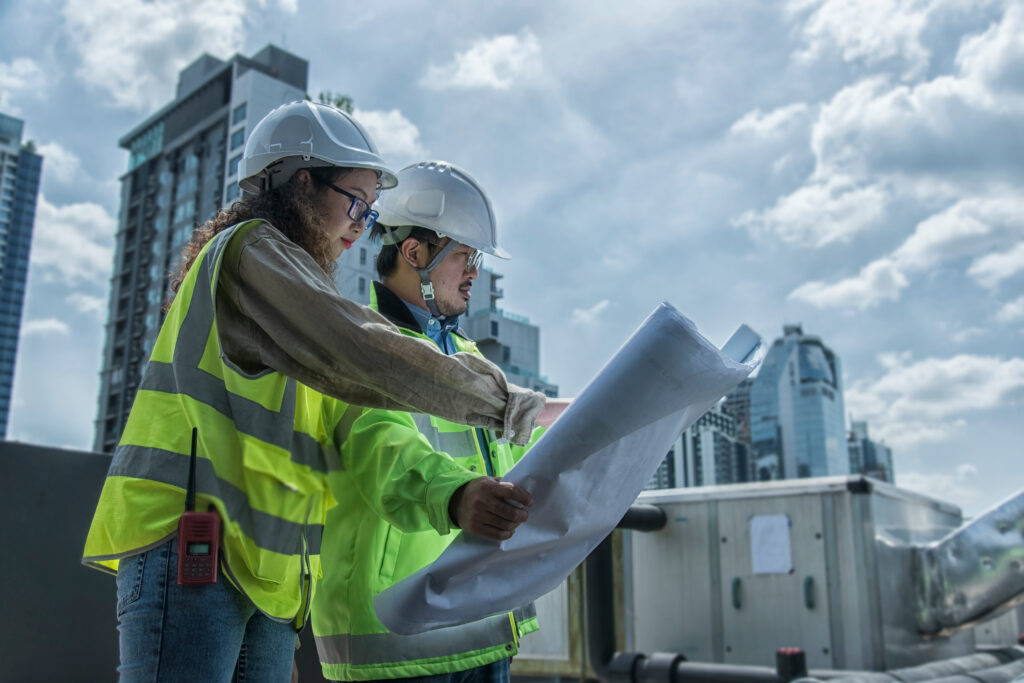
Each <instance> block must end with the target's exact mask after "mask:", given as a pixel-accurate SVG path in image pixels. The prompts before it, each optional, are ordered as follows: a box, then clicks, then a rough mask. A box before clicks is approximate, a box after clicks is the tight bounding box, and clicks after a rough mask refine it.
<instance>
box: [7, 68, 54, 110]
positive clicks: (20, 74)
mask: <svg viewBox="0 0 1024 683" xmlns="http://www.w3.org/2000/svg"><path fill="white" fill-rule="evenodd" d="M47 81H48V79H47V78H46V75H45V73H44V71H43V69H42V68H41V67H40V66H39V64H37V63H36V62H35V61H34V60H32V59H29V58H27V57H18V58H17V59H14V60H13V61H11V62H0V109H2V110H4V112H5V113H7V114H13V115H18V114H19V113H20V110H19V109H18V107H17V105H15V103H14V98H15V96H16V95H20V94H22V93H28V94H31V93H36V94H38V93H42V92H45V91H46V88H47Z"/></svg>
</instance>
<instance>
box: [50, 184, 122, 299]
mask: <svg viewBox="0 0 1024 683" xmlns="http://www.w3.org/2000/svg"><path fill="white" fill-rule="evenodd" d="M116 227H117V222H116V221H115V220H114V218H113V217H112V216H111V215H110V214H108V213H107V212H106V210H105V209H104V208H103V207H102V206H100V205H98V204H91V203H82V204H67V205H65V206H54V205H53V204H51V203H50V202H48V201H47V200H46V197H45V196H43V195H42V194H40V195H39V202H38V205H37V207H36V222H35V229H34V234H33V238H32V252H31V256H30V260H31V263H32V267H33V268H39V269H41V270H42V271H43V273H44V277H46V278H48V279H51V280H52V279H59V280H62V281H64V282H65V283H67V284H70V285H74V284H80V283H95V284H99V285H104V286H105V283H106V281H107V279H108V278H109V277H110V270H111V264H112V262H113V253H114V252H113V241H114V240H113V238H114V232H115V229H116Z"/></svg>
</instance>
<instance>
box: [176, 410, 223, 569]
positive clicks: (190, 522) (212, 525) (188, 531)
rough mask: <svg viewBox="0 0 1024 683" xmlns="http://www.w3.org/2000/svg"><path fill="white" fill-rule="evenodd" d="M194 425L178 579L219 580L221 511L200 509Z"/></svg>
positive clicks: (179, 553)
mask: <svg viewBox="0 0 1024 683" xmlns="http://www.w3.org/2000/svg"><path fill="white" fill-rule="evenodd" d="M197 438H198V431H197V430H196V429H194V428H193V429H192V456H191V458H190V460H189V463H188V489H187V490H186V492H185V512H183V513H182V515H181V518H180V519H179V520H178V583H179V584H181V585H193V586H194V585H202V584H209V583H217V550H218V548H219V547H220V515H219V514H217V512H216V511H212V510H211V511H209V512H196V511H195V509H196V441H197Z"/></svg>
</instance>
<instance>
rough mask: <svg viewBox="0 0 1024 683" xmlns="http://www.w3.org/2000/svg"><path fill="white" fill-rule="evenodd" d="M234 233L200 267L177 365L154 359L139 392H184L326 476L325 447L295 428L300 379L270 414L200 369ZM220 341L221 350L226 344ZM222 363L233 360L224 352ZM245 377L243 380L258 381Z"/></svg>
mask: <svg viewBox="0 0 1024 683" xmlns="http://www.w3.org/2000/svg"><path fill="white" fill-rule="evenodd" d="M233 233H234V229H232V230H225V231H224V232H221V233H219V234H218V235H216V236H215V237H214V238H213V239H212V240H211V243H210V247H209V249H208V250H207V253H206V255H205V256H204V258H203V260H202V263H201V264H200V268H199V271H198V272H197V274H196V281H195V285H194V287H193V289H192V299H191V301H190V302H189V306H188V309H187V310H186V312H185V319H184V320H183V321H182V323H181V328H180V329H179V330H178V336H177V339H176V340H175V343H174V363H173V364H171V363H166V362H161V361H155V360H150V362H149V365H148V366H147V368H146V373H145V375H144V377H143V379H142V382H141V384H140V386H139V388H140V389H144V390H149V391H161V392H164V393H168V394H184V395H186V396H188V397H189V398H191V399H193V400H195V401H198V402H200V403H203V404H205V405H207V406H209V407H210V408H212V409H213V410H216V411H217V412H219V413H220V414H222V415H224V416H225V417H227V418H228V419H230V420H231V421H232V422H234V424H235V428H236V429H237V430H238V431H239V432H241V433H243V434H247V435H249V436H252V437H255V438H257V439H259V440H260V441H263V442H265V443H269V444H272V445H274V446H277V447H279V448H282V449H284V450H287V451H288V452H289V453H291V459H292V461H293V462H295V463H296V464H298V465H303V466H306V467H310V468H312V469H313V470H315V471H318V472H323V471H325V470H326V464H325V462H324V456H325V454H324V452H323V449H321V447H320V444H319V443H318V442H317V440H316V439H314V438H313V437H312V436H310V435H309V434H306V433H304V432H300V431H296V430H295V401H296V391H297V383H296V381H295V380H294V379H291V378H287V379H286V381H285V387H284V394H283V395H282V397H281V407H280V409H278V410H270V409H267V408H265V407H263V406H262V405H260V404H259V403H258V402H256V401H253V400H252V399H250V398H246V397H244V396H239V395H238V394H235V393H233V392H231V391H229V390H228V389H227V387H226V386H225V384H224V381H223V380H222V379H220V378H218V377H216V376H214V375H211V374H210V373H208V372H206V371H205V370H202V369H200V367H199V364H200V361H201V360H202V357H203V352H204V351H205V349H206V340H207V339H208V338H209V336H210V331H211V329H212V328H213V321H214V317H215V313H216V311H215V307H214V298H215V295H214V293H213V282H214V277H215V274H216V273H217V272H219V268H220V262H221V256H222V255H223V253H224V250H225V248H226V246H227V244H228V240H229V238H230V236H231V234H233ZM217 343H218V346H219V344H220V341H219V340H218V342H217ZM221 359H222V360H223V361H227V359H226V358H224V357H223V354H221ZM225 365H227V366H228V367H227V370H226V371H227V372H238V370H237V369H235V368H233V367H232V365H233V364H231V365H229V364H228V363H227V362H225ZM239 374H240V375H241V376H242V377H247V378H252V377H253V376H247V375H244V374H242V373H240V372H239ZM262 374H263V375H265V374H266V373H262Z"/></svg>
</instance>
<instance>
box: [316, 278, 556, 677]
mask: <svg viewBox="0 0 1024 683" xmlns="http://www.w3.org/2000/svg"><path fill="white" fill-rule="evenodd" d="M375 284H376V283H375ZM378 288H379V285H378ZM380 289H381V290H382V291H381V297H382V298H383V297H387V298H388V300H389V303H390V304H394V303H395V301H394V295H393V294H391V293H390V292H388V291H387V290H384V289H383V288H380ZM400 305H402V306H404V304H400ZM370 306H371V307H372V308H377V309H380V307H379V306H378V297H377V293H376V290H375V291H373V292H372V293H371V300H370ZM382 313H384V314H385V315H387V314H388V313H387V311H382ZM392 320H394V321H395V322H397V323H398V324H399V325H400V326H401V325H402V324H404V323H403V322H402V321H400V320H395V319H394V318H392ZM402 331H403V333H405V334H407V335H408V336H410V337H417V338H420V339H427V340H428V341H429V338H428V337H427V336H426V335H423V334H420V333H419V332H415V331H412V330H410V329H407V328H404V327H402ZM430 343H431V344H433V343H434V342H433V341H431V342H430ZM455 344H456V348H457V349H458V350H459V351H465V352H468V353H473V354H477V355H482V354H480V351H479V350H478V349H477V347H476V344H474V343H473V342H471V341H468V340H466V339H463V338H461V337H459V336H456V337H455ZM372 413H376V415H374V414H372ZM361 417H362V420H361V421H355V423H354V425H353V427H352V429H351V432H350V436H349V439H348V441H346V443H345V444H344V446H343V453H347V454H349V457H351V458H359V457H360V456H361V455H362V456H365V457H372V454H373V453H375V452H376V450H377V449H378V448H381V447H388V446H390V447H395V443H396V440H399V439H405V438H406V436H405V435H408V434H412V435H413V438H412V439H410V440H409V442H410V448H411V449H414V452H418V453H423V454H424V455H425V456H427V457H430V453H431V452H432V451H440V452H442V453H447V454H448V455H450V456H451V457H452V458H454V459H455V460H456V461H457V462H458V463H460V464H461V465H462V466H463V467H465V468H466V469H469V470H473V471H477V472H480V473H486V471H487V469H486V464H485V460H484V458H485V457H486V458H489V459H490V462H491V464H492V467H493V470H494V473H495V474H496V475H499V476H500V475H503V474H505V473H507V472H508V470H510V469H511V468H512V466H513V465H514V464H515V462H516V461H517V460H518V459H519V458H520V457H522V455H523V454H524V453H525V450H526V449H525V448H522V447H517V446H511V445H508V444H504V443H497V440H496V439H494V438H493V434H490V433H488V439H487V441H488V450H489V453H487V454H484V453H482V452H481V449H480V441H479V440H478V439H477V438H476V434H475V430H474V429H473V428H472V427H466V426H464V425H460V424H455V423H453V422H448V421H447V420H443V419H440V418H437V417H433V416H430V415H425V414H412V415H410V414H406V413H398V412H394V411H366V413H363V414H362V415H361ZM377 419H380V420H381V422H382V423H384V426H383V427H382V428H380V429H375V428H373V427H372V426H370V425H372V424H373V421H376V420H377ZM368 420H369V422H368ZM392 424H394V425H395V426H396V427H397V429H392V428H391V425H392ZM416 431H418V432H419V435H418V436H416V435H415V434H414V432H416ZM423 440H425V441H426V443H417V442H422V441H423ZM402 443H404V442H400V444H399V446H398V447H400V448H402V447H405V446H404V445H401V444H402ZM343 460H344V458H343ZM381 469H383V468H381ZM396 469H398V468H396ZM370 470H371V471H373V472H374V474H373V475H367V476H364V477H361V478H358V479H356V478H354V476H353V475H351V474H350V473H349V472H346V471H345V470H344V469H339V470H337V471H331V472H330V474H329V476H328V481H329V482H330V484H331V489H332V491H333V492H334V494H335V497H336V498H337V499H338V507H336V508H334V509H332V510H331V511H330V512H329V513H328V515H327V526H326V530H325V537H324V546H323V561H324V563H325V564H326V565H327V567H328V568H329V570H328V572H327V573H326V574H325V576H324V579H323V580H322V581H321V582H320V585H319V586H318V588H317V592H316V595H315V597H314V600H313V613H312V620H311V621H312V624H313V634H314V636H315V638H316V643H317V650H318V652H319V655H320V664H321V667H322V669H323V674H324V677H325V678H328V679H331V680H343V681H360V680H374V679H387V678H407V677H412V676H429V675H435V674H442V673H451V672H456V671H464V670H467V669H471V668H473V667H477V666H482V665H484V664H489V663H491V662H496V661H499V660H501V659H504V658H508V657H511V656H513V655H515V654H516V653H517V652H518V650H519V638H520V636H521V635H523V634H525V633H530V632H532V631H535V630H537V628H538V625H537V618H536V612H535V610H534V608H533V605H532V604H531V605H529V606H527V607H524V608H522V609H519V610H516V611H515V612H514V613H509V614H501V615H497V616H493V617H489V618H487V619H483V620H480V621H476V622H473V623H470V624H464V625H462V626H454V627H450V628H443V629H437V630H434V631H429V632H426V633H422V634H419V635H411V636H403V635H397V634H394V633H389V632H388V630H387V629H386V628H385V627H384V626H383V625H382V624H381V623H380V621H379V620H378V619H377V615H376V613H375V612H374V609H373V596H374V595H376V594H377V593H379V592H381V591H383V590H384V589H385V588H387V587H388V586H391V585H392V584H394V583H396V582H397V581H399V580H401V579H403V578H405V577H406V576H409V575H410V574H412V573H414V572H416V571H418V570H419V569H421V568H423V567H424V566H426V565H428V564H430V563H431V562H433V561H434V560H435V559H437V557H438V555H440V554H441V552H442V551H443V550H444V549H445V548H446V547H448V545H449V544H450V543H451V542H452V541H453V540H454V539H455V537H456V535H457V534H458V533H459V532H458V530H457V529H456V530H454V531H453V532H452V533H449V534H447V535H444V536H442V535H440V534H438V533H437V531H435V530H434V529H427V530H425V531H416V532H403V531H401V530H400V529H398V528H397V527H396V526H394V525H392V524H389V523H388V522H387V521H385V520H384V519H383V518H382V517H381V516H380V515H379V514H377V513H376V512H375V511H374V510H372V509H371V508H370V507H369V506H368V505H367V503H365V502H364V501H363V498H362V496H360V495H358V494H357V493H355V492H356V491H359V490H363V491H366V495H367V496H374V495H377V492H378V491H380V490H381V488H382V487H383V484H384V480H383V479H382V478H383V477H387V476H394V477H400V476H402V474H403V472H396V473H395V474H393V475H391V474H390V473H387V472H377V471H376V468H373V467H371V468H370ZM372 476H376V477H378V480H377V481H372V480H371V479H372ZM421 526H422V528H426V527H427V524H426V523H424V524H423V525H421Z"/></svg>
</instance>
